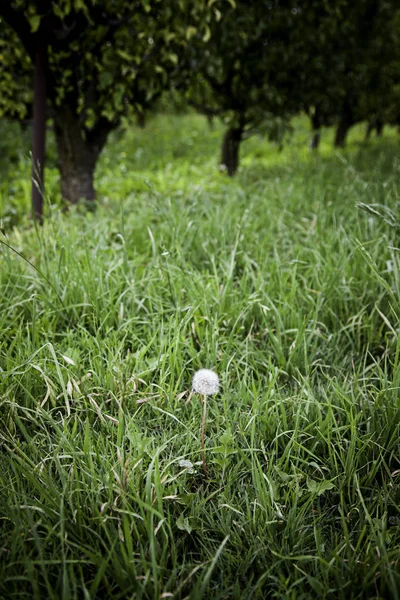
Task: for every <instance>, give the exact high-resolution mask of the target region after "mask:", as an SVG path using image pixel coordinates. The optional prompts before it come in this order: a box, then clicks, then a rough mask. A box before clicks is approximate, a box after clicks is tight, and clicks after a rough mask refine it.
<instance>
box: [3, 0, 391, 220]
mask: <svg viewBox="0 0 400 600" xmlns="http://www.w3.org/2000/svg"><path fill="white" fill-rule="evenodd" d="M399 34H400V7H398V5H397V2H395V0H360V1H359V2H354V0H297V1H296V0H137V1H128V0H59V1H57V2H56V1H55V0H3V2H1V3H0V67H1V68H0V92H1V93H0V114H2V115H5V116H8V117H11V118H18V119H23V118H26V116H27V115H33V117H34V132H33V138H34V139H33V158H34V168H33V179H34V182H35V183H34V186H33V202H34V212H35V214H36V216H37V217H38V218H41V215H42V209H43V206H42V190H43V164H44V140H45V136H44V133H45V122H46V119H48V118H51V119H52V120H53V123H54V131H55V136H56V142H57V149H58V157H59V168H60V175H61V192H62V196H63V197H64V198H65V199H66V200H68V201H70V202H73V203H75V202H77V201H78V200H79V199H81V198H84V199H87V200H89V201H91V200H94V198H95V190H94V183H93V177H94V170H95V166H96V162H97V159H98V157H99V155H100V153H101V151H102V149H103V147H104V145H105V143H106V141H107V137H108V135H109V133H110V132H111V131H112V130H113V129H115V128H116V127H119V126H120V124H121V122H122V120H123V119H129V118H136V119H138V120H139V121H142V120H143V115H144V114H145V113H146V112H148V111H151V110H152V109H153V108H154V106H155V103H156V102H157V101H158V99H159V98H160V96H161V95H162V94H163V93H164V92H166V91H168V90H172V89H173V90H174V93H175V94H179V96H180V97H181V98H182V99H184V101H185V103H186V104H187V105H191V106H193V107H195V108H196V109H197V110H199V111H200V112H203V113H204V114H206V115H208V116H218V117H221V118H223V119H224V121H225V122H226V123H227V131H226V133H225V136H224V139H223V143H222V156H221V162H222V163H223V164H224V165H225V167H226V169H227V172H228V174H229V175H233V174H234V173H235V172H236V170H237V167H238V162H239V148H240V143H241V141H242V140H243V139H245V138H246V137H247V136H249V135H251V134H252V133H254V132H261V133H264V134H267V135H268V136H269V137H270V138H274V139H278V138H280V137H281V136H282V132H284V131H285V127H286V125H287V123H288V122H289V121H290V119H291V117H292V116H293V115H295V114H298V113H299V112H306V113H307V114H308V115H309V116H310V121H311V124H312V128H313V130H314V137H313V142H312V145H313V147H314V148H316V147H318V143H319V132H320V129H321V127H322V126H324V125H332V124H336V126H337V130H336V140H335V143H336V145H337V146H344V144H345V140H346V135H347V132H348V130H349V128H350V127H351V126H352V125H353V124H354V123H356V122H358V121H361V120H365V119H367V120H369V121H370V122H371V128H372V127H373V126H376V127H377V129H378V130H379V129H380V128H381V127H382V125H383V123H385V122H390V123H398V121H399V116H400V106H399V100H398V98H399V91H400V35H399Z"/></svg>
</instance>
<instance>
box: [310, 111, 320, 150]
mask: <svg viewBox="0 0 400 600" xmlns="http://www.w3.org/2000/svg"><path fill="white" fill-rule="evenodd" d="M311 126H312V130H313V132H314V134H313V137H312V139H311V143H310V148H311V150H318V148H319V143H320V141H321V119H320V116H319V112H318V110H317V109H315V112H314V114H313V115H312V117H311Z"/></svg>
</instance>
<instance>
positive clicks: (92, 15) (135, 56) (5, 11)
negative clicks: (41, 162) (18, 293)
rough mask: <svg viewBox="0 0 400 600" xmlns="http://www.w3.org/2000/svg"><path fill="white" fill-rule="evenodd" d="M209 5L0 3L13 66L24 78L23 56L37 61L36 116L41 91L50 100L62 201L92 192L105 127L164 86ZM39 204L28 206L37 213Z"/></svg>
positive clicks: (202, 27)
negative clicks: (14, 48)
mask: <svg viewBox="0 0 400 600" xmlns="http://www.w3.org/2000/svg"><path fill="white" fill-rule="evenodd" d="M221 1H222V0H221ZM225 3H226V2H225V1H224V2H222V6H221V10H222V11H223V9H224V6H225ZM208 5H209V3H208V2H207V1H206V0H198V1H196V2H194V1H191V0H137V1H136V2H127V1H124V0H73V1H72V0H60V1H58V2H55V1H53V0H11V1H9V2H1V3H0V18H1V19H2V20H3V21H4V22H5V23H6V24H7V25H8V28H6V27H4V23H1V32H2V35H4V36H5V37H4V38H3V43H5V44H11V43H14V42H15V35H16V36H18V39H19V41H20V47H19V50H18V57H14V58H18V59H20V60H18V61H17V62H18V68H17V69H16V72H17V73H21V74H23V76H24V77H25V73H26V67H27V65H26V56H28V57H29V58H30V61H31V64H32V65H35V67H36V91H37V92H38V93H39V98H38V97H37V94H36V101H35V103H36V104H37V103H39V107H40V108H41V110H42V113H41V114H42V115H43V114H44V110H45V97H46V96H47V98H48V100H49V102H50V107H51V114H52V118H53V120H54V131H55V137H56V144H57V150H58V157H59V168H60V175H61V193H62V197H63V198H64V199H65V200H67V201H69V202H72V203H76V202H78V201H79V200H80V199H82V198H83V199H86V200H88V201H92V200H94V199H95V189H94V170H95V167H96V163H97V160H98V157H99V155H100V153H101V151H102V149H103V148H104V145H105V143H106V140H107V137H108V135H109V133H110V132H111V131H112V130H113V129H115V128H116V127H118V125H119V124H120V122H121V118H123V116H124V115H128V116H129V115H130V114H132V115H138V114H143V112H144V111H146V110H147V109H150V108H151V107H152V105H153V103H154V101H155V100H156V99H157V98H158V97H159V96H160V94H161V93H162V92H163V90H165V89H167V88H168V87H169V86H170V80H171V74H172V72H173V71H174V70H175V69H176V66H177V64H178V63H179V61H180V58H181V56H182V55H183V53H184V52H185V47H186V45H187V40H188V37H189V36H188V31H189V32H195V33H196V35H199V36H200V37H201V38H203V37H204V35H205V34H206V32H207V31H208V27H209V24H206V18H207V16H208V14H209V10H210V9H209V6H208ZM216 5H217V3H215V6H216ZM215 6H214V7H215ZM228 6H229V5H228ZM211 20H212V19H211ZM211 20H210V19H209V18H208V21H209V22H211ZM21 48H24V50H25V52H26V56H25V55H22V53H21ZM32 68H33V67H32ZM35 116H36V117H37V114H36V115H35ZM41 210H42V208H40V210H38V209H37V208H35V212H36V214H39V213H41Z"/></svg>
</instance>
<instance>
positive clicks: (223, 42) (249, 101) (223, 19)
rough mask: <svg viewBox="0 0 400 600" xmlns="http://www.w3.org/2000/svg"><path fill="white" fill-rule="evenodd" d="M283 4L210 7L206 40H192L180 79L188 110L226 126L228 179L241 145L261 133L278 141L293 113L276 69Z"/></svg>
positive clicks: (247, 1) (256, 1) (249, 0)
mask: <svg viewBox="0 0 400 600" xmlns="http://www.w3.org/2000/svg"><path fill="white" fill-rule="evenodd" d="M285 4H286V5H290V4H291V3H290V2H289V3H287V2H286V3H284V2H281V3H279V2H276V1H275V2H272V1H271V0H237V1H236V2H233V1H232V2H231V6H229V7H228V8H227V9H225V11H224V14H223V15H221V13H220V11H219V10H218V7H216V6H213V9H214V19H213V20H212V21H210V24H209V28H208V30H207V32H206V36H205V38H203V39H198V38H197V37H195V36H193V38H192V39H191V40H190V44H189V47H188V51H187V53H186V57H187V59H186V64H185V66H186V69H181V71H180V73H179V74H178V75H179V77H180V82H181V85H182V87H183V88H184V89H185V88H188V92H187V97H188V101H189V103H190V104H192V105H193V106H194V107H195V108H197V109H198V110H199V111H201V112H203V113H204V114H206V115H207V116H214V115H217V116H218V115H219V116H221V117H223V118H224V120H225V121H226V123H227V130H226V133H225V135H224V138H223V142H222V148H221V165H222V166H223V168H224V169H226V171H227V173H228V175H230V176H232V175H234V174H235V173H236V171H237V168H238V165H239V149H240V143H241V141H242V140H243V139H244V138H245V137H247V136H248V135H250V134H252V133H254V132H255V131H260V130H261V129H262V130H263V131H264V132H267V133H268V134H269V136H270V137H274V138H277V137H279V136H280V135H281V134H282V132H283V131H284V130H285V127H284V123H285V117H286V116H287V115H289V114H290V111H291V108H293V106H292V104H291V102H290V98H289V97H287V96H286V95H285V94H284V93H280V92H279V78H280V72H279V68H277V66H278V65H279V57H280V55H281V54H282V52H283V51H284V48H285V44H287V43H288V36H287V30H286V29H285V24H286V19H287V15H288V11H287V9H286V10H285V9H284V8H282V5H285ZM185 74H186V79H185ZM182 81H183V83H182ZM178 85H179V84H178Z"/></svg>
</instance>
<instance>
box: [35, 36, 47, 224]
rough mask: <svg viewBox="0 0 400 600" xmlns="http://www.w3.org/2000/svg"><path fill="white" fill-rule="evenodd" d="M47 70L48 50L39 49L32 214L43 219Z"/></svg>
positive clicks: (36, 66)
mask: <svg viewBox="0 0 400 600" xmlns="http://www.w3.org/2000/svg"><path fill="white" fill-rule="evenodd" d="M46 69H47V48H46V47H44V46H43V47H39V46H38V47H37V48H36V55H35V82H34V106H33V131H32V212H33V216H34V218H35V219H37V221H39V222H41V221H42V219H43V195H44V160H45V152H46Z"/></svg>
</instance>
